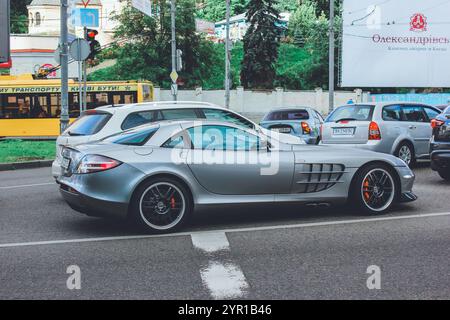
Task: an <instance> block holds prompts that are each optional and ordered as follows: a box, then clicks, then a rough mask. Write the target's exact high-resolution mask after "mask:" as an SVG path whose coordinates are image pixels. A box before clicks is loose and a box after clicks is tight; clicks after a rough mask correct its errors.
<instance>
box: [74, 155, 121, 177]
mask: <svg viewBox="0 0 450 320" xmlns="http://www.w3.org/2000/svg"><path fill="white" fill-rule="evenodd" d="M121 164H122V162H120V161H118V160H114V159H111V158H108V157H104V156H98V155H89V154H88V155H86V156H84V157H83V159H81V161H80V164H79V165H78V169H77V173H79V174H85V173H94V172H99V171H105V170H109V169H112V168H115V167H117V166H119V165H121Z"/></svg>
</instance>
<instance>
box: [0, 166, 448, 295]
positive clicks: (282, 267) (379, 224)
mask: <svg viewBox="0 0 450 320" xmlns="http://www.w3.org/2000/svg"><path fill="white" fill-rule="evenodd" d="M415 172H416V175H417V179H416V185H415V192H416V193H417V195H418V196H419V200H418V201H416V202H414V203H411V204H405V205H398V206H396V207H395V208H394V210H393V211H392V212H391V213H389V214H386V215H383V216H380V217H367V216H364V215H358V214H357V213H350V212H349V211H348V210H347V209H346V208H344V207H339V208H331V209H326V210H324V209H322V210H320V211H318V210H311V209H304V208H292V207H286V206H282V207H281V206H271V207H264V208H261V207H259V208H258V207H254V208H236V207H235V208H230V209H227V210H211V211H208V212H202V213H200V214H197V215H196V216H195V218H194V221H192V223H191V225H190V226H189V227H188V228H187V230H185V232H182V233H180V234H176V235H169V236H148V235H140V234H138V233H136V231H135V230H133V229H132V228H130V227H129V226H127V225H126V224H124V223H123V222H122V221H116V220H106V219H96V218H89V217H85V216H83V215H81V214H79V213H77V212H74V211H72V210H71V209H70V208H69V207H68V206H67V205H66V204H65V203H64V202H63V201H62V200H61V198H60V196H59V192H58V188H57V186H56V185H55V184H54V183H53V181H52V179H51V177H50V169H47V168H44V169H32V170H21V171H10V172H0V299H27V298H30V299H229V298H232V299H449V298H450V267H449V265H450V200H449V199H450V184H449V183H446V182H444V181H442V180H441V179H440V178H439V177H438V176H437V174H435V173H433V172H432V171H431V170H430V169H429V168H428V165H427V164H422V165H421V166H420V167H419V168H416V169H415ZM69 266H77V267H78V268H79V271H80V272H81V276H80V277H79V278H78V277H77V278H75V279H76V280H73V279H74V278H73V277H75V276H77V275H78V272H77V271H78V269H77V271H76V272H75V274H74V275H73V277H71V278H70V280H71V281H69V284H80V285H81V289H79V290H77V289H75V290H70V289H68V286H67V280H68V278H69V276H71V274H68V273H67V268H68V267H69ZM369 267H371V268H372V269H371V268H369ZM368 268H369V272H370V273H367V272H368ZM373 270H375V271H373ZM378 271H379V272H378ZM372 272H375V275H372V274H373V273H372ZM378 275H379V277H377V278H376V280H375V281H374V282H373V281H369V282H370V283H372V284H373V285H374V286H375V287H378V285H379V288H380V289H369V288H368V286H367V281H368V278H369V277H371V278H370V279H371V280H373V277H374V276H378ZM72 280H73V281H72ZM78 280H80V282H78ZM375 284H376V285H375ZM69 287H70V285H69Z"/></svg>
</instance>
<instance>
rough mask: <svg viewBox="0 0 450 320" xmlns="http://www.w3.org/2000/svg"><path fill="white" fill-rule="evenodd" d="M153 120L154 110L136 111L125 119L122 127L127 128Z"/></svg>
mask: <svg viewBox="0 0 450 320" xmlns="http://www.w3.org/2000/svg"><path fill="white" fill-rule="evenodd" d="M153 121H154V120H153V111H141V112H134V113H130V114H129V115H128V116H127V117H126V118H125V120H123V122H122V126H121V128H122V130H127V129H131V128H134V127H137V126H140V125H143V124H146V123H150V122H153Z"/></svg>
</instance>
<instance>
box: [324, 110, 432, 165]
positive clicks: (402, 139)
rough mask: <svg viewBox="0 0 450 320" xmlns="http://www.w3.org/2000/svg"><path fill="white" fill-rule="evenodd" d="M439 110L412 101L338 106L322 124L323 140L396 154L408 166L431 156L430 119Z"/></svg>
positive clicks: (329, 142) (327, 142)
mask: <svg viewBox="0 0 450 320" xmlns="http://www.w3.org/2000/svg"><path fill="white" fill-rule="evenodd" d="M439 113H440V110H439V109H437V108H434V107H432V106H428V105H425V104H420V103H411V102H383V103H364V104H353V105H346V106H342V107H339V108H336V109H335V110H334V111H333V112H332V113H331V114H330V115H329V116H328V118H327V119H326V120H325V122H324V124H323V126H322V130H321V131H322V143H323V144H329V145H340V146H343V145H345V146H351V147H359V148H363V149H369V150H372V151H377V152H383V153H389V154H393V155H395V156H397V157H399V158H400V159H402V160H403V161H405V162H406V163H407V164H408V165H412V164H414V162H415V161H416V159H419V158H426V157H429V152H430V138H431V134H432V129H431V125H430V122H431V120H432V119H434V118H435V117H436V116H437V115H438V114H439Z"/></svg>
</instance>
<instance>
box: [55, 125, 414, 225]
mask: <svg viewBox="0 0 450 320" xmlns="http://www.w3.org/2000/svg"><path fill="white" fill-rule="evenodd" d="M62 163H63V168H64V171H63V174H62V175H61V176H60V177H59V178H58V183H59V184H60V191H61V194H62V196H63V198H64V199H65V200H66V202H67V203H68V204H69V205H70V206H71V207H72V208H73V209H75V210H77V211H80V212H82V213H85V214H88V215H93V216H112V215H116V216H120V217H128V218H130V219H132V220H133V221H134V222H135V223H137V224H138V225H140V226H142V227H145V228H146V229H147V230H149V231H153V232H168V231H173V230H176V229H178V228H180V227H181V226H182V225H183V224H184V223H185V222H187V221H188V220H189V218H190V216H191V213H192V212H193V211H194V210H196V209H200V208H208V207H209V206H213V205H214V206H217V205H221V206H225V205H230V204H250V203H259V204H264V203H274V202H275V203H296V205H299V204H303V205H308V206H329V205H332V204H339V203H341V204H342V203H345V202H346V201H349V202H350V203H352V204H353V205H355V206H356V207H357V208H359V209H360V210H361V211H365V212H367V213H369V214H380V213H383V212H385V211H387V210H389V208H390V207H391V206H392V204H394V203H395V202H401V201H414V200H415V199H416V198H417V197H416V196H415V195H414V193H413V192H412V187H413V183H414V179H415V177H414V174H413V173H412V171H411V170H410V169H409V168H408V167H407V166H406V164H405V163H404V162H403V161H401V160H400V159H398V158H396V157H393V156H390V155H385V154H381V153H375V152H370V151H360V152H355V150H354V149H346V148H338V147H333V148H331V147H327V146H309V145H306V144H299V145H293V144H285V143H279V142H278V141H277V140H274V139H270V138H269V139H268V137H267V136H266V135H264V134H261V132H258V131H256V130H253V129H249V128H247V127H244V126H239V125H237V124H233V123H229V122H216V121H200V122H199V121H184V122H179V121H177V122H161V123H157V124H153V125H147V126H144V127H139V128H136V129H132V130H129V131H126V132H123V133H120V134H118V135H115V136H112V137H109V138H107V139H105V140H103V141H101V142H96V143H91V144H85V145H80V146H77V147H74V148H65V149H64V150H63V162H62Z"/></svg>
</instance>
